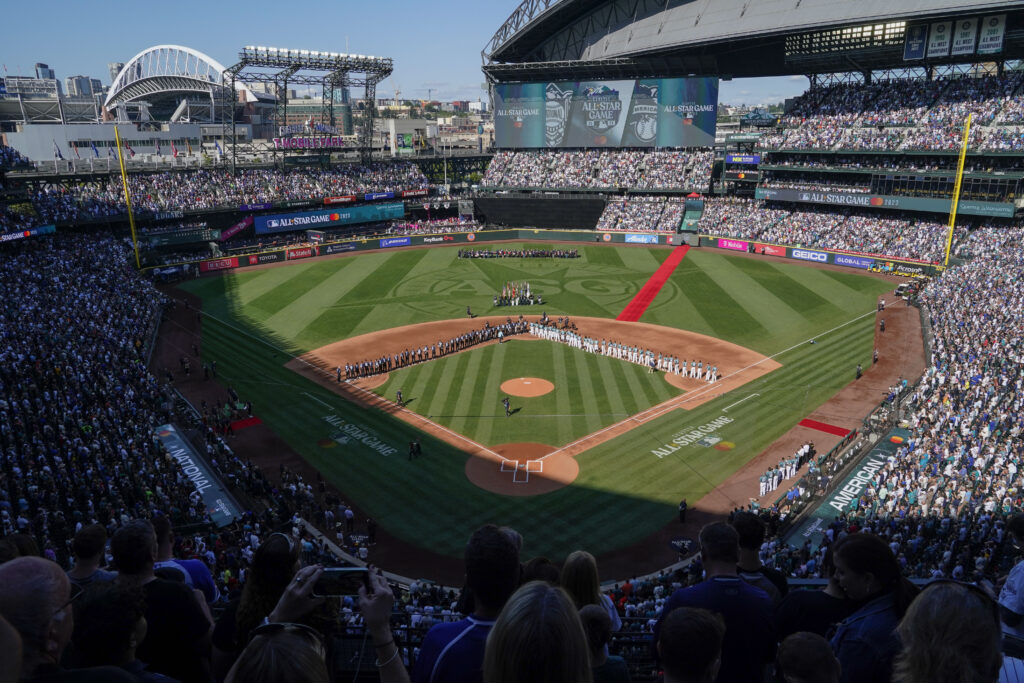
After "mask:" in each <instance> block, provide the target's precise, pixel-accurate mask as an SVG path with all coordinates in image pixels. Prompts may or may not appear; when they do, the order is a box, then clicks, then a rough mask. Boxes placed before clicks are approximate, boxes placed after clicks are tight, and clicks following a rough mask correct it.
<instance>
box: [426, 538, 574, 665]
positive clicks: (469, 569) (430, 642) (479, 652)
mask: <svg viewBox="0 0 1024 683" xmlns="http://www.w3.org/2000/svg"><path fill="white" fill-rule="evenodd" d="M465 558H466V587H467V588H468V589H469V590H470V591H471V592H472V595H473V604H474V608H473V613H472V614H471V615H470V616H468V617H466V618H465V619H462V620H461V621H457V622H454V623H442V624H437V625H436V626H434V627H433V628H431V629H430V631H428V632H427V635H426V636H425V637H424V638H423V644H422V645H421V646H420V656H419V658H418V659H417V660H416V665H415V668H414V669H413V681H415V683H444V682H448V683H474V682H477V683H479V682H480V681H482V680H483V662H484V646H485V644H486V642H487V638H488V634H489V633H490V632H491V628H492V627H493V626H494V625H495V620H496V619H497V618H498V614H499V613H500V612H501V610H502V607H503V606H504V605H505V601H506V600H508V598H509V596H510V595H512V593H514V592H515V590H516V586H518V584H519V571H520V567H519V550H518V548H517V547H516V544H515V542H514V541H513V539H512V536H511V535H510V534H508V533H506V532H505V531H504V530H502V529H499V528H498V527H496V526H494V525H493V524H487V525H485V526H482V527H480V528H479V529H477V530H476V531H475V532H474V533H473V535H472V537H470V539H469V543H467V544H466V556H465ZM577 621H578V619H577Z"/></svg>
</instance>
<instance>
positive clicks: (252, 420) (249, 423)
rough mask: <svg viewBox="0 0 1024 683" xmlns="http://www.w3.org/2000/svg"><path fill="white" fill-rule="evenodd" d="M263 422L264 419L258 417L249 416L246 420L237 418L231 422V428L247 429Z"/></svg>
mask: <svg viewBox="0 0 1024 683" xmlns="http://www.w3.org/2000/svg"><path fill="white" fill-rule="evenodd" d="M261 424H263V420H261V419H259V418H258V417H247V418H245V419H244V420H235V421H234V422H232V423H231V429H232V430H234V431H236V432H237V431H238V430H239V429H245V428H246V427H255V426H256V425H261Z"/></svg>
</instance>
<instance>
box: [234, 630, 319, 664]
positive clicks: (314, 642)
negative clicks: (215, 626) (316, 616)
mask: <svg viewBox="0 0 1024 683" xmlns="http://www.w3.org/2000/svg"><path fill="white" fill-rule="evenodd" d="M281 633H290V634H292V635H298V636H302V637H303V638H305V639H306V640H307V641H309V644H310V645H311V646H312V647H313V649H314V650H315V651H316V653H317V654H318V655H319V656H320V658H321V659H325V660H326V658H327V651H326V650H325V649H324V641H323V638H322V637H321V636H320V633H319V632H318V631H317V630H316V629H315V628H312V627H310V626H306V625H305V624H293V623H285V622H281V623H271V624H263V625H262V626H257V627H256V628H254V629H253V630H252V632H251V633H250V634H249V642H250V643H251V642H252V639H253V638H255V637H256V636H266V637H267V638H273V637H274V636H277V635H280V634H281Z"/></svg>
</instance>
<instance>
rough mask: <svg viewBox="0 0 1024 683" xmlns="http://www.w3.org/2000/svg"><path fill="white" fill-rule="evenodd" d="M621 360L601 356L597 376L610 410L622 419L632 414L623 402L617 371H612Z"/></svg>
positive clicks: (602, 394) (603, 397)
mask: <svg viewBox="0 0 1024 683" xmlns="http://www.w3.org/2000/svg"><path fill="white" fill-rule="evenodd" d="M621 362H622V361H620V360H618V359H617V358H608V357H604V358H599V359H598V363H597V368H598V370H599V374H597V375H596V376H595V379H596V381H598V382H600V392H601V394H600V395H601V397H602V399H603V400H604V401H606V402H607V405H608V407H609V408H610V409H611V410H610V412H612V413H614V414H616V415H618V416H620V419H621V418H624V417H625V416H626V415H629V414H630V413H629V411H628V410H627V409H626V405H625V404H624V403H623V402H622V394H621V393H620V392H619V385H618V382H617V381H616V378H615V373H614V372H613V371H612V367H613V366H615V365H617V364H619V363H621Z"/></svg>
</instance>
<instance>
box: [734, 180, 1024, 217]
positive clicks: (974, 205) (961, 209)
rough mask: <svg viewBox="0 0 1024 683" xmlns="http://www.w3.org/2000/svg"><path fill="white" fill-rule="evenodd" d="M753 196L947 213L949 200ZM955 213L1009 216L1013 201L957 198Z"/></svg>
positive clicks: (760, 192) (770, 192) (762, 190)
mask: <svg viewBox="0 0 1024 683" xmlns="http://www.w3.org/2000/svg"><path fill="white" fill-rule="evenodd" d="M754 198H755V199H770V200H774V201H778V202H801V203H806V204H831V205H838V206H861V207H872V206H878V207H884V208H887V209H903V210H904V211H930V212H935V213H945V214H948V213H949V210H950V203H951V200H949V199H928V198H925V197H897V196H894V195H877V194H865V193H863V192H813V191H810V190H776V189H772V188H767V187H759V188H757V189H756V190H754ZM957 213H961V214H964V215H967V216H993V217H996V218H1013V213H1014V206H1013V204H1006V203H1000V202H976V201H970V200H966V201H965V200H961V201H960V202H959V203H958V204H957Z"/></svg>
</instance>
